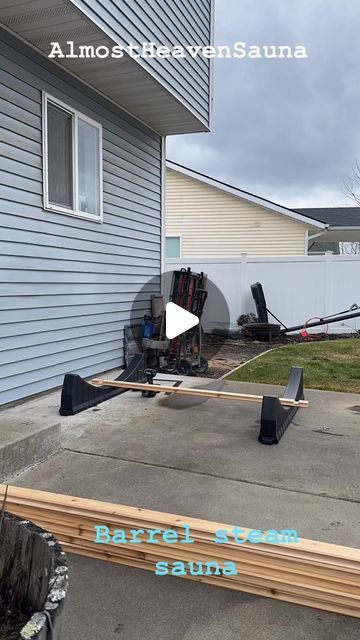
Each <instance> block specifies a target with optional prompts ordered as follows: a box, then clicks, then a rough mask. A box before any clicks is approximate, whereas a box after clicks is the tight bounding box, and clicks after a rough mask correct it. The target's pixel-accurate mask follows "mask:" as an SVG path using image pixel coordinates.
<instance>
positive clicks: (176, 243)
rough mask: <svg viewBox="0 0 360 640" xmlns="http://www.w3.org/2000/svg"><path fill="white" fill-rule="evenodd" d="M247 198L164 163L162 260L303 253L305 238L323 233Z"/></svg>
mask: <svg viewBox="0 0 360 640" xmlns="http://www.w3.org/2000/svg"><path fill="white" fill-rule="evenodd" d="M176 167H177V165H176ZM224 187H225V188H224ZM229 189H230V190H231V191H232V192H229ZM237 192H238V193H239V195H237ZM249 196H250V194H245V192H242V191H239V190H237V189H233V188H232V187H228V186H227V185H222V183H220V182H217V181H215V180H212V179H211V178H206V176H201V175H199V174H196V173H195V172H191V171H190V170H187V169H186V170H185V169H183V168H178V167H177V168H176V169H175V168H174V164H173V163H169V164H168V167H167V170H166V238H167V240H166V242H167V257H174V258H175V257H180V256H179V255H176V254H180V255H181V257H187V256H189V257H197V256H199V257H214V258H217V257H219V258H220V257H236V256H239V255H240V254H241V253H247V254H248V255H256V256H271V255H276V256H279V255H291V256H296V255H304V254H306V253H307V251H308V240H309V236H310V237H311V235H317V234H318V233H321V230H320V229H321V228H323V229H325V230H326V225H324V224H323V223H318V222H317V221H314V220H311V219H309V218H306V217H305V216H301V215H299V214H298V213H296V212H293V211H291V210H289V209H286V208H282V207H280V206H279V205H275V204H273V203H270V202H268V201H266V200H262V199H261V198H257V197H256V196H252V198H253V200H255V201H251V200H250V199H249ZM259 201H260V203H261V204H259Z"/></svg>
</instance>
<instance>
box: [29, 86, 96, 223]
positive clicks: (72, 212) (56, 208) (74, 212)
mask: <svg viewBox="0 0 360 640" xmlns="http://www.w3.org/2000/svg"><path fill="white" fill-rule="evenodd" d="M49 102H50V103H51V104H55V105H56V106H58V107H60V108H61V109H63V110H64V111H66V112H67V113H70V114H71V115H72V116H73V119H72V140H73V145H72V151H73V154H72V155H73V157H72V162H73V202H74V203H75V204H76V205H77V203H78V164H77V155H78V127H77V121H78V119H79V118H80V119H81V120H84V121H85V122H88V123H89V124H91V125H92V126H93V127H95V128H96V129H98V131H99V188H100V193H99V196H100V197H99V200H100V202H99V205H100V214H99V215H98V216H97V215H95V214H92V213H86V212H84V211H79V210H78V209H69V208H68V207H62V206H61V205H58V204H53V203H51V202H49V183H48V144H47V140H48V137H47V133H48V116H47V105H48V103H49ZM42 103H43V104H42V141H43V185H44V194H43V205H44V209H45V210H46V211H53V212H54V213H63V214H65V215H67V216H72V217H75V218H84V219H85V220H91V221H92V222H98V223H102V222H103V145H102V126H101V124H99V123H98V122H96V121H95V120H92V119H91V118H88V116H85V115H84V114H83V113H81V112H80V111H77V109H73V107H69V105H67V104H65V103H64V102H62V101H61V100H58V98H54V97H53V96H51V95H50V94H48V93H46V92H45V91H43V94H42Z"/></svg>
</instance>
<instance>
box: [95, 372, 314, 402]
mask: <svg viewBox="0 0 360 640" xmlns="http://www.w3.org/2000/svg"><path fill="white" fill-rule="evenodd" d="M91 384H93V385H94V386H96V387H116V388H119V389H132V390H134V391H155V392H156V393H167V394H174V395H175V394H176V395H178V396H195V397H198V398H220V399H222V400H239V401H241V402H256V403H257V404H261V403H262V401H263V396H260V395H253V394H249V393H235V392H232V391H214V390H213V389H191V388H189V387H171V386H167V385H159V384H146V383H141V382H120V381H119V380H104V379H102V378H94V379H93V380H91ZM279 401H280V403H281V404H282V405H283V406H284V407H298V408H299V409H307V408H308V407H309V401H308V400H292V399H291V398H279Z"/></svg>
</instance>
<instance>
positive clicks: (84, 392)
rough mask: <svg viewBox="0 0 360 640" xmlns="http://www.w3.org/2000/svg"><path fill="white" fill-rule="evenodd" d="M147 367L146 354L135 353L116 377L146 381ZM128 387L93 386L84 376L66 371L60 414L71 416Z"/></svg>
mask: <svg viewBox="0 0 360 640" xmlns="http://www.w3.org/2000/svg"><path fill="white" fill-rule="evenodd" d="M147 368H148V358H147V354H146V352H145V353H141V354H138V355H135V356H134V357H133V358H132V360H131V361H130V364H129V366H128V367H127V368H126V369H125V371H123V372H122V374H121V375H120V376H119V377H118V378H116V380H119V381H122V382H125V381H126V382H146V374H145V371H146V370H147ZM125 391H128V389H114V388H113V387H95V386H94V385H92V384H90V383H89V382H86V380H84V378H82V377H81V376H79V375H77V374H75V373H67V374H65V377H64V383H63V387H62V392H61V404H60V415H62V416H73V415H75V414H76V413H80V411H85V409H90V407H95V406H96V405H97V404H100V403H101V402H105V400H109V399H110V398H114V397H115V396H118V395H120V394H121V393H125Z"/></svg>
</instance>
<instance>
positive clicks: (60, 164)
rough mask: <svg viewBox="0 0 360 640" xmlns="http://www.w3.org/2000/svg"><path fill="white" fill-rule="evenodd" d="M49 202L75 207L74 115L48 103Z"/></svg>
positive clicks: (70, 207)
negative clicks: (73, 163) (73, 162)
mask: <svg viewBox="0 0 360 640" xmlns="http://www.w3.org/2000/svg"><path fill="white" fill-rule="evenodd" d="M47 110H48V111H47V120H48V138H47V147H48V192H49V202H51V203H53V204H58V205H61V206H62V207H69V209H72V208H73V182H72V175H73V169H72V115H71V114H70V113H67V112H66V111H64V110H63V109H60V108H59V107H56V106H55V105H53V104H51V103H48V106H47Z"/></svg>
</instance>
